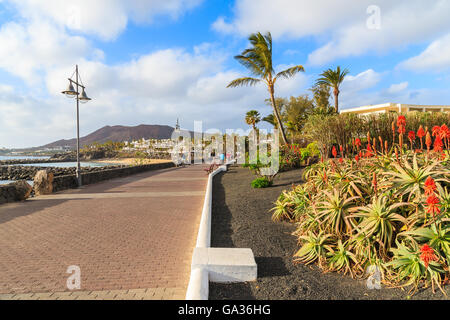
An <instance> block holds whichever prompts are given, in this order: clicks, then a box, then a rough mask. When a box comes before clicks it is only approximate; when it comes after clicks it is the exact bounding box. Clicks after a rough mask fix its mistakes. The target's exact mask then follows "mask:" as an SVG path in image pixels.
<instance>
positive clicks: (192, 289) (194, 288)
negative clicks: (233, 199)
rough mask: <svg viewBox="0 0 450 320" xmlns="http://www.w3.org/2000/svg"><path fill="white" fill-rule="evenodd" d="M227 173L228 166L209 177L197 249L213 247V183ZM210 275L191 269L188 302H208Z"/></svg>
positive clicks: (195, 268) (196, 268)
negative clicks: (217, 176) (222, 173)
mask: <svg viewBox="0 0 450 320" xmlns="http://www.w3.org/2000/svg"><path fill="white" fill-rule="evenodd" d="M223 171H227V166H226V165H224V166H220V167H219V168H218V169H216V170H215V171H214V172H212V173H211V174H210V175H209V177H208V183H207V185H206V193H205V200H204V202H203V210H202V217H201V220H200V227H199V230H198V235H197V244H196V247H197V248H209V247H210V246H211V209H212V208H211V207H212V188H213V186H212V183H213V178H214V176H215V175H216V174H218V173H219V172H223ZM208 293H209V274H208V270H207V269H206V268H204V267H194V268H192V269H191V277H190V279H189V284H188V288H187V291H186V300H208Z"/></svg>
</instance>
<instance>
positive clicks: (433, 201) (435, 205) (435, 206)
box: [427, 193, 441, 216]
mask: <svg viewBox="0 0 450 320" xmlns="http://www.w3.org/2000/svg"><path fill="white" fill-rule="evenodd" d="M439 207H440V205H439V198H438V197H436V195H435V194H434V193H433V194H432V195H431V196H429V197H428V198H427V213H431V214H432V215H433V216H434V215H435V214H439V213H441V209H439Z"/></svg>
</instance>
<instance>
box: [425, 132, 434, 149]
mask: <svg viewBox="0 0 450 320" xmlns="http://www.w3.org/2000/svg"><path fill="white" fill-rule="evenodd" d="M432 143H433V140H431V135H430V133H429V132H427V137H426V138H425V145H426V146H427V150H428V151H430V148H431V144H432Z"/></svg>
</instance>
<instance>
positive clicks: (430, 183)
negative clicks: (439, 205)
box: [425, 176, 437, 196]
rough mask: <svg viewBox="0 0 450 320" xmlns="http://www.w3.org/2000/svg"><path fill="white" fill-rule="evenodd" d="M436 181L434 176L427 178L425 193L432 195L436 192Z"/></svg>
mask: <svg viewBox="0 0 450 320" xmlns="http://www.w3.org/2000/svg"><path fill="white" fill-rule="evenodd" d="M436 189H437V187H436V183H435V182H434V180H433V178H432V177H431V176H429V177H428V178H427V180H425V194H426V195H427V196H430V195H432V194H434V191H436Z"/></svg>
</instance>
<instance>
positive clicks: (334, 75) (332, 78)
mask: <svg viewBox="0 0 450 320" xmlns="http://www.w3.org/2000/svg"><path fill="white" fill-rule="evenodd" d="M348 73H349V71H348V69H344V70H343V71H342V72H341V67H339V66H338V67H337V68H336V70H332V69H328V70H325V71H324V72H322V73H321V74H320V76H321V77H320V78H319V79H317V82H316V85H327V86H329V87H331V88H333V93H334V110H335V111H336V113H338V112H339V93H340V91H339V87H340V86H341V83H342V81H344V78H345V76H346V75H347V74H348Z"/></svg>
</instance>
